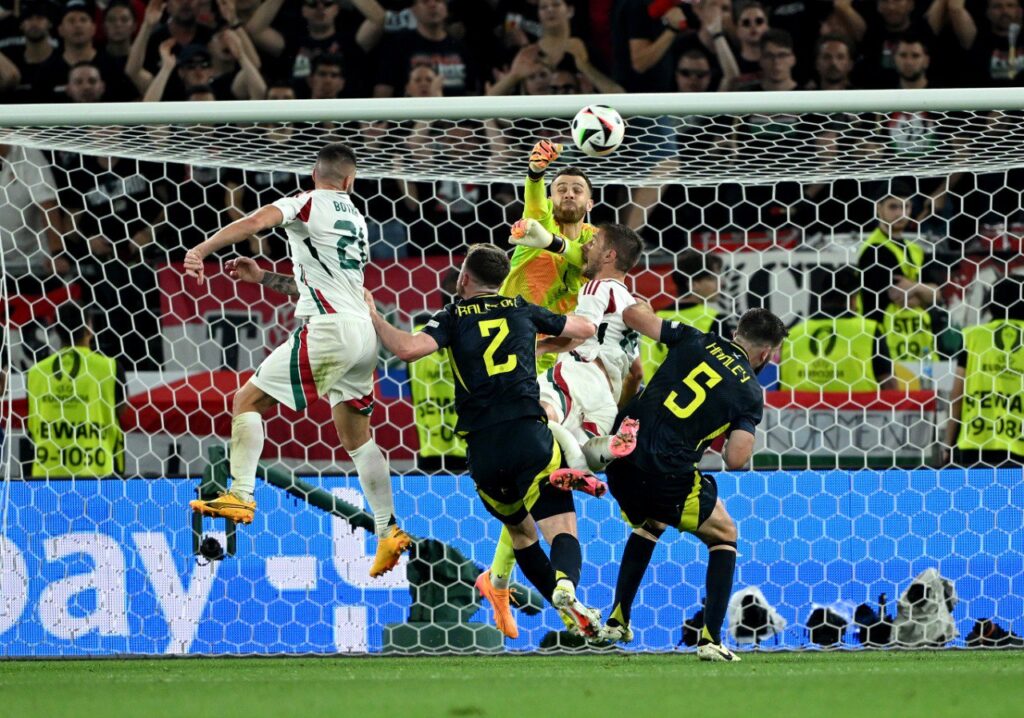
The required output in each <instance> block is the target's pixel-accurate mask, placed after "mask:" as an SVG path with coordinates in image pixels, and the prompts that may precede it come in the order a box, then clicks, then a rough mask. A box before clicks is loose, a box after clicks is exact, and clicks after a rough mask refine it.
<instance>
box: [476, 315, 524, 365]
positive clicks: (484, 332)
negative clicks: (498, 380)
mask: <svg viewBox="0 0 1024 718" xmlns="http://www.w3.org/2000/svg"><path fill="white" fill-rule="evenodd" d="M479 326H480V336H482V337H483V338H484V339H486V338H487V337H489V336H491V334H492V333H494V339H492V340H491V343H490V344H488V345H487V348H486V349H484V366H485V367H487V376H494V375H495V374H505V373H506V372H510V371H512V370H513V369H515V368H516V365H517V364H518V363H519V362H518V360H517V359H516V355H515V354H512V355H510V356H509V357H508V358H507V359H506V360H505V361H503V362H502V363H501V364H495V363H494V353H495V352H496V351H498V347H500V346H501V343H502V342H503V341H505V338H506V337H508V320H507V319H485V320H483V321H482V322H480V325H479Z"/></svg>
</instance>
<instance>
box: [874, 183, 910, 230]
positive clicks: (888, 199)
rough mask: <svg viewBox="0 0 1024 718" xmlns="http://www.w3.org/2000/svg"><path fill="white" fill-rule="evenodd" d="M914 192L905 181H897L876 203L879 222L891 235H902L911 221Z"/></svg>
mask: <svg viewBox="0 0 1024 718" xmlns="http://www.w3.org/2000/svg"><path fill="white" fill-rule="evenodd" d="M913 194H914V193H913V192H912V191H911V189H910V187H909V186H908V185H907V184H906V183H905V182H899V181H896V182H893V183H892V185H891V186H890V188H889V192H888V193H887V194H885V196H883V197H882V198H881V199H880V200H878V204H876V205H875V214H876V216H877V217H878V222H879V223H880V224H881V225H882V230H883V231H884V232H885V233H886V234H887V235H889V236H890V237H899V236H901V235H902V234H903V230H904V229H906V228H907V225H908V224H909V223H910V199H911V197H912V196H913Z"/></svg>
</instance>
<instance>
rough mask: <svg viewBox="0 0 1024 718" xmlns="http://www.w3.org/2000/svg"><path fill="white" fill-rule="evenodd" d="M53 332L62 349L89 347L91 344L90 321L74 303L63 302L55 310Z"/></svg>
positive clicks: (83, 311)
mask: <svg viewBox="0 0 1024 718" xmlns="http://www.w3.org/2000/svg"><path fill="white" fill-rule="evenodd" d="M53 331H54V332H55V333H56V334H57V339H58V340H59V341H60V345H61V346H62V347H73V346H89V344H90V342H92V337H93V333H92V319H91V317H90V316H89V315H88V314H87V313H86V312H85V310H84V309H82V307H81V306H80V305H79V304H77V303H75V302H65V303H64V304H62V305H60V308H58V309H57V321H56V322H55V323H54V325H53Z"/></svg>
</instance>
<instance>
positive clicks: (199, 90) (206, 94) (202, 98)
mask: <svg viewBox="0 0 1024 718" xmlns="http://www.w3.org/2000/svg"><path fill="white" fill-rule="evenodd" d="M185 99H186V100H187V101H188V102H214V101H216V99H217V93H215V92H214V91H213V88H212V87H211V86H210V85H193V86H192V87H190V88H188V89H187V90H185Z"/></svg>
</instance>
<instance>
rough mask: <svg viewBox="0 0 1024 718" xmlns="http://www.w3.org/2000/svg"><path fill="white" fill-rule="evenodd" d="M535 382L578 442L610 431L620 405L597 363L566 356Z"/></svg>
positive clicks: (559, 421) (542, 397)
mask: <svg viewBox="0 0 1024 718" xmlns="http://www.w3.org/2000/svg"><path fill="white" fill-rule="evenodd" d="M538 383H539V384H540V400H541V401H542V402H544V403H545V404H549V405H550V406H552V407H553V408H554V410H555V416H556V419H557V421H558V423H559V424H561V425H562V426H564V427H565V428H566V429H568V430H569V432H570V433H572V434H573V435H574V436H575V437H576V438H577V439H579V440H580V441H581V442H582V441H586V440H587V439H588V438H590V437H592V436H604V435H606V434H609V433H611V430H612V425H613V424H614V423H615V415H616V414H617V413H618V411H619V407H618V406H617V405H616V403H615V398H614V397H613V396H612V390H611V387H610V386H609V385H608V377H606V376H605V374H604V372H603V371H601V367H599V366H598V365H597V364H594V363H593V362H583V361H579V360H577V359H574V358H573V357H571V356H566V357H564V358H563V359H562V360H561V361H559V362H558V363H557V364H555V365H554V366H553V367H552V368H551V369H548V370H547V371H546V372H545V373H543V374H541V375H540V377H538Z"/></svg>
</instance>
